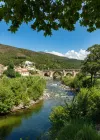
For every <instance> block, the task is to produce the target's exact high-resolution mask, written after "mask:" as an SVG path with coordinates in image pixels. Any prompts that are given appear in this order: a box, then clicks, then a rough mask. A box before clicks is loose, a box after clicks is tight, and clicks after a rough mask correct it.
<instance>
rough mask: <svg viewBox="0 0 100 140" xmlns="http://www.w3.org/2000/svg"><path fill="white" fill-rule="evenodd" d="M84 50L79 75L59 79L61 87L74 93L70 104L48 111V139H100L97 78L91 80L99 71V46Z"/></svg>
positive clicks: (99, 93) (99, 104)
mask: <svg viewBox="0 0 100 140" xmlns="http://www.w3.org/2000/svg"><path fill="white" fill-rule="evenodd" d="M88 50H89V52H90V53H89V54H88V56H87V58H86V59H85V60H84V63H83V66H82V69H81V72H80V73H79V74H78V75H77V76H76V77H75V78H72V77H63V78H62V82H63V83H64V84H65V85H67V86H70V87H72V88H75V89H78V90H76V91H77V92H76V94H75V96H74V98H73V100H72V102H71V103H66V104H65V106H58V107H55V108H54V109H53V110H52V112H51V115H50V121H51V123H52V127H51V129H50V131H49V138H50V139H53V140H100V134H99V133H98V132H97V130H99V131H100V127H98V125H99V123H100V79H98V78H96V77H95V76H96V74H97V73H98V72H99V70H100V45H94V46H92V47H90V48H89V49H88ZM87 73H88V74H89V76H87Z"/></svg>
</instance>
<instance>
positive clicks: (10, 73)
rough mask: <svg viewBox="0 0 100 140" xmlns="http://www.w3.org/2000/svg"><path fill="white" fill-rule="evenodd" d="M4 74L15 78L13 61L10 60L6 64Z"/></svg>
mask: <svg viewBox="0 0 100 140" xmlns="http://www.w3.org/2000/svg"><path fill="white" fill-rule="evenodd" d="M4 74H6V76H8V77H10V78H15V77H16V72H15V70H14V64H13V62H10V63H9V65H8V68H7V70H6V71H4Z"/></svg>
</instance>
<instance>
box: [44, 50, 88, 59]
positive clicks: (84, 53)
mask: <svg viewBox="0 0 100 140" xmlns="http://www.w3.org/2000/svg"><path fill="white" fill-rule="evenodd" d="M45 52H46V53H51V54H54V55H58V56H63V57H68V58H73V59H78V60H84V59H85V58H86V56H87V55H88V52H87V51H86V50H83V49H81V50H79V51H78V52H77V51H75V50H70V51H68V52H66V53H65V54H62V53H59V52H56V51H51V52H48V51H45Z"/></svg>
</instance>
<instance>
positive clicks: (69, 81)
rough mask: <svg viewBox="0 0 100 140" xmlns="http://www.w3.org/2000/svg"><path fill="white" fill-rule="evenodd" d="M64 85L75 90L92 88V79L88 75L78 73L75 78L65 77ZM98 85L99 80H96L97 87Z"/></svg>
mask: <svg viewBox="0 0 100 140" xmlns="http://www.w3.org/2000/svg"><path fill="white" fill-rule="evenodd" d="M62 83H63V84H65V85H66V86H69V87H71V88H75V89H78V88H79V89H80V88H90V87H92V84H91V78H90V77H89V76H86V74H85V73H82V72H80V73H78V74H77V75H76V76H75V77H74V78H73V77H67V76H65V77H63V78H62ZM97 84H98V83H97V80H95V86H96V85H97Z"/></svg>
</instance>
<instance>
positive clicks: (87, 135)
mask: <svg viewBox="0 0 100 140" xmlns="http://www.w3.org/2000/svg"><path fill="white" fill-rule="evenodd" d="M54 132H55V133H54ZM50 139H53V140H99V139H100V135H99V134H98V133H97V132H96V130H95V129H94V127H93V126H92V125H91V124H89V123H87V122H86V121H82V120H71V121H69V122H66V123H65V125H64V126H63V127H62V128H61V129H57V131H55V130H54V129H51V131H50Z"/></svg>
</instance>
